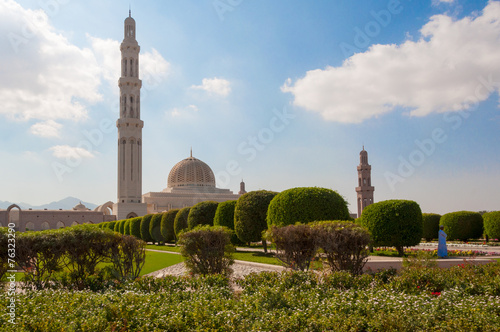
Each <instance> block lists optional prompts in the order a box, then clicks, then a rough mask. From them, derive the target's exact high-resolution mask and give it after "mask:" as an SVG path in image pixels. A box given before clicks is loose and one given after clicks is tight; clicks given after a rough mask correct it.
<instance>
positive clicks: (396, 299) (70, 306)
mask: <svg viewBox="0 0 500 332" xmlns="http://www.w3.org/2000/svg"><path fill="white" fill-rule="evenodd" d="M237 283H238V285H239V286H240V287H241V289H242V290H241V291H240V292H234V291H233V289H232V288H231V285H230V283H229V280H228V279H227V278H224V277H221V276H208V277H199V278H188V277H182V278H177V277H167V278H165V279H151V278H142V279H139V280H136V281H135V282H133V283H129V284H120V283H118V284H117V285H116V286H115V287H112V288H110V289H108V290H106V291H103V292H91V291H87V290H84V291H74V290H71V291H68V290H42V291H26V292H25V293H24V294H18V295H17V300H18V301H17V302H16V317H17V323H18V324H17V325H16V326H15V327H14V328H13V326H12V325H10V323H8V322H7V317H6V315H1V316H0V331H126V330H130V331H192V330H203V331H211V330H212V331H215V330H217V331H255V330H259V331H279V330H283V331H285V330H286V331H304V330H307V331H325V330H334V331H429V330H435V331H472V330H475V331H495V330H497V329H498V326H500V264H499V263H496V264H488V265H482V266H474V265H467V264H465V265H462V266H456V267H452V268H449V269H438V268H412V267H410V268H407V269H404V270H403V271H402V272H400V273H396V272H395V271H393V270H386V271H381V272H379V273H375V274H364V275H361V276H352V275H350V274H348V273H344V272H339V273H334V274H329V275H322V274H318V273H313V272H308V273H306V272H294V273H292V272H283V273H275V272H265V273H260V274H251V275H249V276H247V277H246V278H244V279H241V280H239V281H237ZM0 303H2V306H4V307H3V308H1V309H2V310H3V312H5V310H6V308H5V303H7V302H6V292H3V293H2V294H1V295H0Z"/></svg>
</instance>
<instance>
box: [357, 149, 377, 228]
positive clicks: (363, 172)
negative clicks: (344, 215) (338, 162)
mask: <svg viewBox="0 0 500 332" xmlns="http://www.w3.org/2000/svg"><path fill="white" fill-rule="evenodd" d="M371 172H372V167H371V166H370V165H369V164H368V152H366V151H365V147H364V146H363V150H362V151H361V152H360V153H359V165H358V187H356V193H357V196H358V218H359V217H360V216H361V212H363V209H364V208H365V207H367V206H368V205H370V204H372V203H373V192H374V191H375V187H372V183H371Z"/></svg>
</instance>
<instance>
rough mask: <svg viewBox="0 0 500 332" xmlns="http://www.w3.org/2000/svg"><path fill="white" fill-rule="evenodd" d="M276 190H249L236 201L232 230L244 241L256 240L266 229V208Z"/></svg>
mask: <svg viewBox="0 0 500 332" xmlns="http://www.w3.org/2000/svg"><path fill="white" fill-rule="evenodd" d="M276 195H277V193H276V192H273V191H267V190H257V191H251V192H248V193H246V194H244V195H242V196H241V197H240V198H238V200H237V201H236V206H235V208H234V231H235V232H236V235H237V236H238V238H239V239H240V240H241V241H243V242H245V243H248V242H257V241H260V240H261V239H262V232H263V231H265V230H266V229H267V222H266V216H267V210H268V207H269V203H270V202H271V200H272V199H273V198H274V197H275V196H276Z"/></svg>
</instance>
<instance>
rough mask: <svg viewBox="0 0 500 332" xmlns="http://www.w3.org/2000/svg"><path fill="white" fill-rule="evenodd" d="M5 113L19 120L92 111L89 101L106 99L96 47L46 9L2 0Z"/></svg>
mask: <svg viewBox="0 0 500 332" xmlns="http://www.w3.org/2000/svg"><path fill="white" fill-rule="evenodd" d="M0 35H2V36H5V37H6V38H2V39H0V56H1V58H2V61H3V63H4V65H2V74H1V75H0V100H2V107H1V108H0V114H5V115H6V116H8V117H9V118H14V119H18V120H28V119H41V120H49V119H52V120H55V119H72V120H77V121H78V120H82V119H85V118H86V116H87V110H86V108H85V106H86V104H91V103H95V102H98V101H100V100H101V98H102V96H101V95H100V94H99V92H98V86H99V84H100V79H99V72H100V69H99V67H98V66H97V63H96V60H95V57H94V55H93V53H92V51H91V50H89V49H81V48H78V47H76V46H74V45H72V44H71V43H70V42H69V41H68V40H67V39H66V38H65V37H64V36H62V35H61V34H59V33H57V32H56V31H55V29H54V28H53V27H52V26H51V24H50V22H49V20H48V17H47V15H46V14H45V13H44V12H43V11H42V10H30V9H24V8H23V7H21V6H20V5H19V4H17V3H16V2H15V1H12V0H0Z"/></svg>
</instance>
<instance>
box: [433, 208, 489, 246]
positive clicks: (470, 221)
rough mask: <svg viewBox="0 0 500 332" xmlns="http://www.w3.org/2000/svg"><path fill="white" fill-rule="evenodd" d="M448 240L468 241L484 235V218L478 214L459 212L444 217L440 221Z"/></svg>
mask: <svg viewBox="0 0 500 332" xmlns="http://www.w3.org/2000/svg"><path fill="white" fill-rule="evenodd" d="M440 223H441V225H443V226H444V232H445V233H446V235H447V239H448V240H460V241H467V240H468V239H478V238H480V237H481V236H482V235H483V217H481V214H479V213H478V212H470V211H458V212H451V213H447V214H445V215H443V216H442V217H441V221H440Z"/></svg>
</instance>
